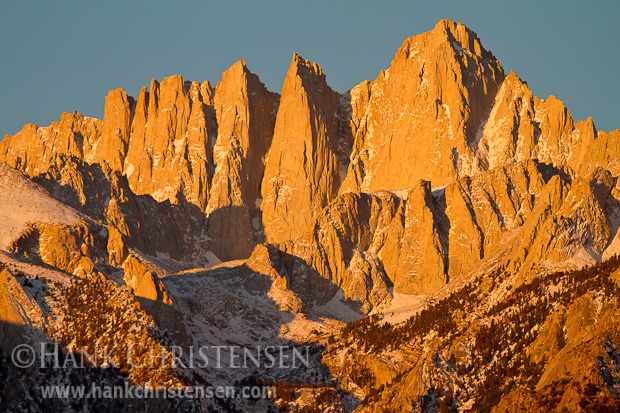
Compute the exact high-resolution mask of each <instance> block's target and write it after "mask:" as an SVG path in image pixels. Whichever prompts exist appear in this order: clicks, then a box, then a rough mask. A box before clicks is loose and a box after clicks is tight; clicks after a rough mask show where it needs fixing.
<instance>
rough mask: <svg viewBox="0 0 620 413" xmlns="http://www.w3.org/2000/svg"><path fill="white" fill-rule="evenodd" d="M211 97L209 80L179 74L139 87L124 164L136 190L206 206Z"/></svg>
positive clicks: (212, 127)
mask: <svg viewBox="0 0 620 413" xmlns="http://www.w3.org/2000/svg"><path fill="white" fill-rule="evenodd" d="M212 96H213V92H212V90H211V87H210V85H209V83H208V81H205V82H204V83H203V84H202V85H201V84H199V83H198V82H184V81H183V78H181V76H178V75H174V76H170V77H167V78H165V79H164V80H162V82H161V83H159V82H157V81H156V80H155V79H153V80H152V81H151V87H150V91H148V92H147V91H146V89H145V88H143V89H142V90H141V91H140V94H139V96H138V100H137V103H136V109H135V114H134V117H133V121H132V124H131V138H130V140H129V145H128V149H127V155H126V157H125V161H124V165H123V172H124V174H125V175H126V176H127V180H128V181H129V186H130V187H131V189H132V190H133V191H134V192H135V193H136V194H138V195H143V194H144V195H146V194H148V195H151V196H152V197H153V198H154V199H155V200H157V201H160V202H162V201H165V200H168V201H171V202H172V203H176V202H177V199H178V198H179V197H180V198H183V199H185V200H187V201H188V202H189V203H191V204H193V205H196V206H198V207H199V208H200V209H202V210H204V208H205V206H206V203H207V200H208V194H209V182H210V173H211V168H212V166H213V158H212V156H213V155H212V145H213V140H214V139H215V133H216V125H215V119H214V113H213V106H212Z"/></svg>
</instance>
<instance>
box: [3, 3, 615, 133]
mask: <svg viewBox="0 0 620 413" xmlns="http://www.w3.org/2000/svg"><path fill="white" fill-rule="evenodd" d="M442 18H449V19H452V20H456V21H460V22H462V23H464V24H466V25H467V26H468V27H469V28H470V29H472V30H473V31H475V32H477V33H478V36H479V37H480V39H481V40H482V43H483V45H484V46H485V48H487V49H489V50H491V51H492V52H493V53H494V54H495V56H496V57H497V58H498V59H499V61H500V62H501V64H502V65H503V66H504V69H505V71H506V73H508V71H510V70H514V71H515V72H516V73H517V75H519V76H520V77H521V78H522V79H524V80H525V81H527V82H528V85H529V87H530V89H532V91H533V92H534V94H535V95H537V96H539V97H541V98H546V97H547V96H548V95H550V94H553V95H555V96H556V97H558V98H559V99H561V100H562V101H564V102H565V104H566V105H567V106H568V108H569V110H570V111H571V113H572V114H573V116H574V118H575V119H577V120H578V119H585V118H586V117H587V116H592V117H593V119H594V122H595V124H596V126H597V128H598V129H601V130H606V131H608V130H610V129H617V128H620V78H619V77H618V73H620V25H619V24H618V19H619V18H620V1H590V2H574V1H552V0H546V1H537V2H535V1H511V2H498V1H467V2H465V1H458V2H456V1H447V0H437V1H432V2H430V1H426V2H413V1H409V2H405V1H381V2H378V1H377V2H370V1H364V0H360V1H334V0H332V1H331V2H330V1H313V2H296V1H262V2H259V1H252V2H250V1H245V2H241V1H213V2H198V1H183V0H181V1H165V2H163V1H162V2H159V1H149V2H146V1H138V0H127V1H122V2H121V1H105V2H104V1H101V2H95V1H53V2H52V1H27V0H24V1H17V0H15V1H6V0H3V1H2V3H1V4H0V38H1V39H2V40H1V42H0V56H1V59H0V137H1V136H3V135H4V134H5V133H9V134H14V133H16V132H17V131H18V130H20V129H21V127H22V125H23V124H24V123H36V124H38V125H39V126H45V125H48V124H50V123H51V121H53V120H58V119H59V118H60V114H61V112H71V111H73V110H77V111H79V112H80V113H82V114H84V115H86V116H94V117H98V118H102V116H103V105H104V99H105V95H106V94H107V91H108V90H110V89H115V88H117V87H123V88H124V89H125V90H126V91H127V93H128V94H130V95H133V96H136V95H137V93H138V91H139V89H140V87H142V86H148V84H149V82H150V79H151V78H152V77H155V78H157V79H158V80H161V79H162V78H163V77H165V76H168V75H171V74H175V73H178V74H180V75H182V76H183V78H184V79H187V80H198V81H202V80H204V79H209V81H210V82H211V83H212V84H213V85H215V84H216V83H217V81H218V80H219V79H220V77H221V73H222V72H223V71H224V70H226V68H228V67H229V66H230V65H232V64H233V63H234V62H235V61H237V60H239V59H246V63H247V65H248V67H249V68H250V70H251V71H253V72H254V73H256V74H258V75H259V77H260V78H261V80H262V81H263V82H264V83H265V84H266V85H267V87H268V88H269V89H270V90H273V91H277V92H280V89H281V86H282V82H283V80H284V76H285V74H286V71H287V69H288V65H289V62H290V59H291V56H292V52H293V51H297V52H299V53H300V54H301V55H302V56H303V57H305V58H307V59H310V60H313V61H315V62H317V63H319V65H321V67H322V68H323V71H324V72H325V73H326V75H327V81H328V83H329V84H330V85H331V86H332V88H334V89H335V90H337V91H340V92H344V91H346V90H348V89H350V88H351V87H353V86H355V85H356V84H358V83H359V82H361V81H363V80H365V79H371V80H372V79H375V78H376V77H377V75H378V73H379V71H380V70H381V69H385V68H387V67H389V65H390V62H391V60H392V58H393V57H394V53H395V52H396V50H397V49H398V47H399V46H400V45H401V44H402V42H403V40H404V39H405V38H406V37H408V36H411V35H414V34H418V33H421V32H424V31H428V30H430V29H432V28H433V26H434V25H435V23H436V22H437V21H438V20H440V19H442Z"/></svg>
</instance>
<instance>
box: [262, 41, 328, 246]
mask: <svg viewBox="0 0 620 413" xmlns="http://www.w3.org/2000/svg"><path fill="white" fill-rule="evenodd" d="M339 105H340V96H339V95H338V93H336V92H334V91H333V90H332V89H331V88H330V87H329V86H328V85H327V82H326V81H325V75H324V74H323V71H322V70H321V68H320V67H319V65H317V64H316V63H313V62H310V61H308V60H305V59H303V58H302V57H301V56H300V55H299V54H297V53H295V54H294V55H293V60H292V61H291V65H290V67H289V70H288V73H287V75H286V79H285V80H284V85H283V86H282V97H281V99H280V107H279V109H278V116H277V118H276V124H275V130H274V135H273V142H272V145H271V149H270V151H269V156H268V159H267V165H266V167H265V176H264V178H263V183H262V188H261V193H262V198H263V201H262V205H261V210H262V218H263V224H264V226H265V235H266V237H267V240H268V241H269V242H281V241H286V240H289V239H293V238H296V237H298V236H299V235H301V234H302V233H303V231H304V230H305V229H307V228H308V227H309V226H310V224H311V222H312V219H313V218H314V217H315V216H317V215H318V213H319V212H320V211H321V209H323V207H324V206H325V205H327V203H328V202H329V201H330V200H331V199H332V198H333V197H334V196H335V194H336V192H337V190H338V187H339V185H340V176H339V168H340V166H339V160H338V157H337V154H338V116H337V115H338V111H339Z"/></svg>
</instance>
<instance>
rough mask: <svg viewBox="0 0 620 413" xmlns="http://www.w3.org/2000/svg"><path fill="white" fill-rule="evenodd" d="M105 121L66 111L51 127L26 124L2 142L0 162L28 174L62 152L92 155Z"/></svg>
mask: <svg viewBox="0 0 620 413" xmlns="http://www.w3.org/2000/svg"><path fill="white" fill-rule="evenodd" d="M101 130H102V122H101V121H100V120H99V119H94V118H87V117H84V116H82V115H80V114H79V113H77V112H73V113H72V114H70V113H63V114H62V115H61V117H60V122H52V124H51V125H50V126H46V127H41V128H39V127H37V125H33V124H27V125H24V127H23V128H22V130H21V131H19V132H18V133H17V134H15V135H14V136H11V135H5V136H4V140H3V141H2V142H0V161H2V162H5V163H6V164H8V165H9V166H11V167H13V168H15V169H18V170H20V171H22V172H24V173H25V174H26V175H28V176H31V177H32V176H37V175H39V174H42V173H44V172H45V171H46V170H47V168H48V167H49V165H50V162H51V160H52V159H53V158H54V157H56V156H57V155H59V154H65V155H71V156H75V157H77V158H82V157H83V156H84V153H85V152H86V153H87V154H90V153H91V152H92V148H93V145H95V144H96V143H97V142H98V141H99V138H100V136H101Z"/></svg>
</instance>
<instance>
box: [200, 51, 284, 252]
mask: <svg viewBox="0 0 620 413" xmlns="http://www.w3.org/2000/svg"><path fill="white" fill-rule="evenodd" d="M278 102H279V96H278V95H277V94H275V93H271V92H269V91H268V90H267V89H266V88H265V85H263V84H262V83H261V82H260V80H259V79H258V76H256V75H255V74H253V73H252V72H250V71H249V70H248V68H247V67H246V65H245V62H244V61H239V62H237V63H235V64H234V65H233V66H232V67H230V68H229V69H228V70H227V71H226V72H224V74H223V75H222V80H221V81H220V82H219V83H218V84H217V87H216V88H215V98H214V106H215V112H216V117H217V124H218V135H217V140H216V143H215V147H214V148H213V151H214V163H215V173H214V175H213V183H212V187H211V194H210V197H209V203H208V205H207V214H208V216H209V231H208V234H209V238H210V239H211V243H210V246H209V248H210V250H211V251H212V252H213V253H214V254H215V255H216V256H217V257H218V258H220V259H221V260H225V261H226V260H231V259H239V258H246V257H248V256H249V255H250V254H251V252H252V250H253V249H254V246H255V245H256V242H255V232H258V231H259V230H260V217H259V213H258V212H259V211H258V210H257V208H256V203H257V199H258V198H259V196H260V183H261V180H262V178H263V173H264V169H265V157H266V155H267V152H268V151H269V147H270V146H271V139H272V137H273V128H274V124H275V118H276V111H277V107H278Z"/></svg>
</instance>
